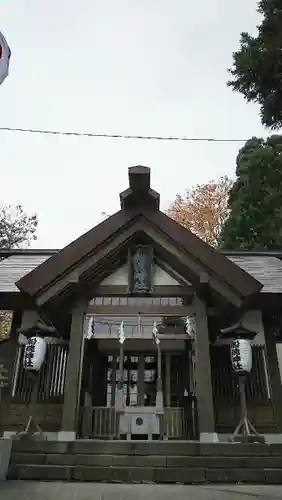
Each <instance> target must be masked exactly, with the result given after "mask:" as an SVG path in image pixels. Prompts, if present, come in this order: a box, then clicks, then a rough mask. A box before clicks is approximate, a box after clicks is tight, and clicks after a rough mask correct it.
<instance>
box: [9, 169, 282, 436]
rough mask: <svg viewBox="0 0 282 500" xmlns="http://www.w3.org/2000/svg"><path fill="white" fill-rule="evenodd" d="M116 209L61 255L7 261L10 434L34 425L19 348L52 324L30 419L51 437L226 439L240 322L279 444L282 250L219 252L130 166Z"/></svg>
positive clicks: (15, 255)
mask: <svg viewBox="0 0 282 500" xmlns="http://www.w3.org/2000/svg"><path fill="white" fill-rule="evenodd" d="M119 197H120V210H119V211H118V212H116V213H115V214H114V215H112V216H111V217H109V218H107V219H105V220H104V221H103V222H101V223H100V224H98V225H97V226H96V227H94V228H93V229H91V230H90V231H88V232H87V233H85V234H83V235H82V236H81V237H80V238H78V239H77V240H75V241H73V242H72V243H70V244H69V245H68V246H66V247H65V248H63V249H62V250H32V249H28V250H1V251H0V310H1V311H11V312H12V313H13V317H12V323H11V330H10V335H9V337H8V338H7V339H6V340H3V341H1V342H0V366H1V367H2V368H1V369H2V379H3V371H5V373H6V374H7V377H6V379H5V380H6V381H5V383H2V389H1V391H2V393H1V394H2V405H1V412H0V417H1V418H0V422H1V427H2V431H3V433H4V434H5V435H8V434H13V433H17V432H19V430H20V429H22V428H24V426H25V425H26V421H27V419H28V415H29V412H30V401H31V392H32V389H31V383H30V379H29V377H28V372H27V371H26V370H25V369H24V366H23V356H24V349H25V344H26V342H27V337H28V335H27V334H28V332H29V331H36V329H37V328H39V329H40V324H41V325H42V324H44V325H45V326H46V328H47V329H48V328H49V329H50V331H52V332H53V333H52V334H46V335H45V341H46V344H47V351H46V356H45V360H44V363H43V365H42V368H41V369H40V372H39V373H38V384H37V389H36V398H35V400H34V401H33V412H34V415H35V416H36V421H37V422H38V424H39V426H40V428H41V429H42V431H43V433H44V435H45V436H46V437H47V438H48V439H51V440H62V441H71V440H74V439H83V438H87V439H98V440H107V439H116V440H118V439H149V440H151V439H152V440H153V439H159V438H160V437H161V438H163V439H167V440H182V441H183V440H200V441H205V442H212V441H213V442H214V441H217V440H219V441H224V440H227V439H228V436H230V434H232V433H233V431H234V429H235V427H236V425H237V424H238V421H239V419H240V407H239V392H238V380H237V378H236V375H235V374H234V372H233V370H232V366H231V362H230V345H229V344H230V339H228V338H226V337H225V336H224V335H223V333H222V332H223V331H225V330H226V329H228V328H229V327H230V326H232V325H235V324H238V325H240V328H243V329H245V330H246V331H248V332H250V334H251V335H252V355H253V366H252V371H251V373H250V374H249V376H248V378H247V387H246V395H247V405H248V411H249V418H250V421H251V422H252V424H253V425H254V426H255V428H256V429H257V430H258V432H260V433H261V434H263V435H264V436H265V438H266V440H267V441H268V442H275V441H277V440H281V436H282V391H281V378H280V369H279V363H280V342H281V325H282V316H281V310H282V252H281V253H279V252H277V253H274V252H248V251H244V252H243V251H241V252H240V251H238V252H222V251H219V250H217V249H215V248H212V247H211V246H209V245H208V244H207V243H205V242H203V241H202V240H200V239H199V238H198V237H197V236H195V235H194V234H193V233H191V232H190V231H189V230H187V229H185V228H184V227H182V226H180V225H179V224H178V223H177V222H175V221H174V220H172V219H170V218H169V217H168V216H167V215H166V214H165V213H163V212H162V211H161V210H160V208H159V205H160V195H159V194H158V192H157V191H154V190H153V189H152V188H151V184H150V169H149V168H147V167H141V166H137V167H132V168H129V186H128V188H127V189H126V190H125V191H123V192H122V193H121V194H120V195H119ZM191 318H192V319H193V320H194V325H195V326H194V329H192V330H191V329H190V330H189V324H190V323H189V321H191ZM46 331H47V330H46ZM0 385H1V373H0ZM159 415H162V422H161V424H160V420H159V418H158V416H159ZM161 427H162V430H161Z"/></svg>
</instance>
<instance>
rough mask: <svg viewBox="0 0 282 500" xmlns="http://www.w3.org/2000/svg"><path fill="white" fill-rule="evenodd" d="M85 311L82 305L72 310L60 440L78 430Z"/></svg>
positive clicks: (72, 437)
mask: <svg viewBox="0 0 282 500" xmlns="http://www.w3.org/2000/svg"><path fill="white" fill-rule="evenodd" d="M84 312H85V309H84V306H82V305H79V306H77V307H76V308H74V310H73V312H72V321H71V329H70V341H69V354H68V363H67V371H66V382H65V391H64V392H65V394H64V407H63V417H62V430H61V432H60V433H59V440H60V441H72V440H74V439H75V437H76V432H77V425H78V415H79V406H80V386H81V372H82V362H83V346H84V342H83V324H84Z"/></svg>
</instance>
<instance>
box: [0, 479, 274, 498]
mask: <svg viewBox="0 0 282 500" xmlns="http://www.w3.org/2000/svg"><path fill="white" fill-rule="evenodd" d="M0 498H1V500H2V499H3V500H19V499H20V500H39V499H40V500H58V499H59V500H146V499H150V500H172V498H173V500H256V499H258V500H276V499H282V488H281V486H228V485H227V486H181V485H175V486H161V485H137V484H136V485H127V484H97V483H59V482H48V483H47V482H45V483H44V482H28V481H6V482H5V483H1V484H0Z"/></svg>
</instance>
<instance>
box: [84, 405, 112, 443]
mask: <svg viewBox="0 0 282 500" xmlns="http://www.w3.org/2000/svg"><path fill="white" fill-rule="evenodd" d="M118 427H119V417H118V414H117V413H116V411H115V408H106V407H104V406H99V407H93V406H85V407H84V408H83V417H82V431H81V432H82V437H84V438H97V439H115V438H117V437H118V434H119V430H118Z"/></svg>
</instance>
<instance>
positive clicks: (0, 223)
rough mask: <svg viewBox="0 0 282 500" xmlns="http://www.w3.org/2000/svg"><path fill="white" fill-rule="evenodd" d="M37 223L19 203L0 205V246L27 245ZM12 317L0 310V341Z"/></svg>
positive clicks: (6, 334) (3, 337) (33, 238)
mask: <svg viewBox="0 0 282 500" xmlns="http://www.w3.org/2000/svg"><path fill="white" fill-rule="evenodd" d="M37 225H38V221H37V216H36V215H35V214H32V215H27V214H26V213H25V212H24V210H23V207H22V206H21V205H16V206H11V205H8V206H6V205H3V204H2V205H0V248H2V249H10V248H20V247H23V246H28V245H29V244H30V242H31V241H32V240H35V239H36V234H35V232H36V228H37ZM0 260H1V255H0ZM12 317H13V313H12V312H11V311H1V310H0V341H1V340H3V339H5V338H7V337H8V335H9V332H10V327H11V321H12Z"/></svg>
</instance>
